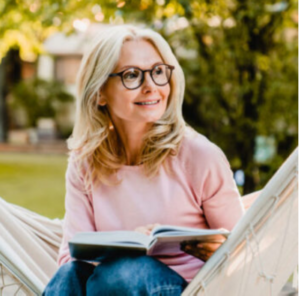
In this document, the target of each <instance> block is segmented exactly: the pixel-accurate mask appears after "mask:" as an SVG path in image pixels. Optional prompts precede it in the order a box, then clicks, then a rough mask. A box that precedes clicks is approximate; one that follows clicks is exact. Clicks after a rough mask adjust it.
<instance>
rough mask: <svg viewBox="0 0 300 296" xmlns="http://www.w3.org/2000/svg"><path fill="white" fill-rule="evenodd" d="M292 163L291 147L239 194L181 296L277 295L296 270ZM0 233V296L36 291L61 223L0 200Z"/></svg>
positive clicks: (51, 269) (50, 270) (51, 261)
mask: <svg viewBox="0 0 300 296" xmlns="http://www.w3.org/2000/svg"><path fill="white" fill-rule="evenodd" d="M297 164H298V150H297V149H296V150H295V151H294V152H293V153H292V154H291V155H290V157H289V158H288V159H287V160H286V161H285V163H284V164H283V165H282V166H281V167H280V169H279V170H278V171H277V172H276V174H275V175H274V176H273V177H272V179H271V180H270V181H269V182H268V184H267V185H266V186H265V188H264V189H263V190H261V191H258V192H255V193H252V194H249V195H246V196H244V197H243V199H242V200H243V203H244V205H245V208H246V209H248V208H249V209H248V210H247V212H246V214H245V216H244V217H243V218H242V219H241V220H240V221H239V223H238V224H237V225H236V227H235V228H234V229H233V231H232V233H231V235H230V236H229V238H228V239H227V240H226V242H225V243H224V244H223V245H222V246H221V247H220V248H219V249H218V250H217V251H216V252H215V253H214V255H213V256H212V257H211V258H210V259H209V260H208V261H207V262H206V264H205V265H204V266H203V267H202V268H201V270H200V271H199V272H198V274H197V275H196V276H195V278H194V279H193V280H192V282H191V283H190V284H189V285H188V287H187V288H186V289H185V291H184V292H183V294H182V295H184V296H187V295H207V296H209V295H211V296H218V295H230V296H241V295H243V296H248V295H249V296H250V295H251V296H253V295H256V296H259V295H261V296H265V295H271V296H273V295H276V296H277V295H278V293H279V292H280V290H281V289H282V287H283V286H284V284H285V283H286V282H287V280H288V278H289V276H290V275H291V274H292V273H293V271H295V270H297V263H298V260H297V252H298V229H297V227H298V198H297V195H298V186H297V185H298V178H297V172H298V169H297ZM0 233H1V235H0V295H3V296H4V295H41V294H42V292H43V290H44V288H45V286H46V284H47V283H48V282H49V280H50V279H51V277H52V276H53V275H54V273H55V272H56V270H57V268H58V265H57V263H56V258H57V254H58V249H59V246H60V242H61V239H62V221H61V220H59V219H54V220H51V219H48V218H46V217H43V216H41V215H38V214H36V213H33V212H31V211H29V210H26V209H24V208H22V207H19V206H16V205H13V204H10V203H7V202H6V201H5V200H3V199H1V198H0ZM294 278H297V276H295V274H294ZM296 285H297V283H296V282H294V286H296Z"/></svg>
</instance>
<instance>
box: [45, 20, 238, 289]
mask: <svg viewBox="0 0 300 296" xmlns="http://www.w3.org/2000/svg"><path fill="white" fill-rule="evenodd" d="M183 96H184V75H183V71H182V69H181V67H180V65H179V64H178V62H177V60H176V58H175V56H174V54H173V53H172V51H171V49H170V47H169V45H168V44H167V42H166V41H165V40H164V39H163V38H162V37H161V36H160V35H159V34H158V33H156V32H154V31H152V30H149V29H139V28H136V27H134V26H129V25H123V26H116V27H111V28H109V29H106V30H105V31H104V32H101V34H100V35H99V36H98V37H97V38H96V40H95V42H94V44H93V46H92V47H91V49H90V51H89V52H88V53H87V54H86V55H85V56H84V58H83V60H82V64H81V68H80V71H79V76H78V101H77V113H76V121H75V126H74V130H73V134H72V137H71V138H70V139H69V142H68V144H69V148H70V150H71V157H70V160H69V165H68V169H67V173H66V215H65V220H64V238H63V243H62V245H61V248H60V254H59V258H58V262H59V265H60V269H59V270H58V271H57V273H56V274H55V276H54V277H53V278H52V280H51V281H50V283H49V284H48V286H47V287H46V290H45V295H84V294H85V293H87V295H180V294H181V292H182V291H183V289H184V288H185V287H186V285H187V283H188V282H189V281H191V280H192V278H193V277H194V276H195V275H196V273H197V272H198V271H199V269H200V268H201V266H202V265H203V264H204V262H205V261H206V260H207V259H208V258H209V257H210V256H211V255H212V254H213V252H214V251H215V250H216V249H217V248H218V247H219V246H220V242H218V243H217V242H216V243H206V244H204V243H202V244H198V245H197V244H193V243H187V244H186V245H185V246H184V247H183V248H182V252H181V253H179V254H170V256H157V257H155V258H154V257H150V256H139V257H120V258H114V259H110V260H104V261H102V262H101V263H100V264H99V265H96V266H95V265H93V264H90V263H88V262H80V261H72V260H71V258H70V254H69V249H68V240H69V239H70V238H71V237H72V236H73V235H74V234H75V233H76V232H80V231H112V230H136V231H140V232H143V233H146V234H149V232H150V231H151V229H152V228H153V227H154V226H155V225H157V224H169V225H178V226H185V227H195V228H220V227H223V228H226V229H229V230H231V229H232V228H233V227H234V225H235V224H236V222H237V221H238V220H239V219H240V217H241V216H242V215H243V212H244V210H243V207H242V203H241V199H240V195H239V192H238V189H237V187H236V185H235V182H234V180H233V176H232V171H231V170H230V165H229V163H228V161H227V159H226V157H225V155H224V154H223V152H222V151H221V150H220V149H219V148H218V147H217V146H216V145H215V144H213V143H211V142H210V141H209V140H208V139H207V138H205V137H204V136H203V135H200V134H198V133H197V132H195V131H193V130H192V129H191V128H188V127H186V124H185V122H184V119H183V117H182V112H181V108H182V101H183Z"/></svg>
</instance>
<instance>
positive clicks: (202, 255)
mask: <svg viewBox="0 0 300 296" xmlns="http://www.w3.org/2000/svg"><path fill="white" fill-rule="evenodd" d="M182 251H184V252H186V253H187V254H189V255H192V256H194V257H196V258H198V259H200V260H202V261H207V260H208V259H209V258H210V257H211V256H212V255H213V253H214V252H209V251H206V250H204V249H199V248H198V247H197V246H191V245H186V246H185V247H183V248H182Z"/></svg>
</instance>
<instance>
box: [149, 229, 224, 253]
mask: <svg viewBox="0 0 300 296" xmlns="http://www.w3.org/2000/svg"><path fill="white" fill-rule="evenodd" d="M177 233H178V232H177ZM224 236H225V237H227V235H223V234H221V235H220V234H200V235H199V234H191V233H186V232H185V233H184V235H182V232H181V235H179V234H178V235H170V236H163V235H157V236H156V239H155V240H154V241H153V243H152V244H151V245H150V247H149V249H148V252H147V254H148V255H169V256H170V255H177V254H180V253H182V250H181V249H180V244H181V243H182V242H186V241H190V242H196V241H197V242H212V241H220V242H223V240H224Z"/></svg>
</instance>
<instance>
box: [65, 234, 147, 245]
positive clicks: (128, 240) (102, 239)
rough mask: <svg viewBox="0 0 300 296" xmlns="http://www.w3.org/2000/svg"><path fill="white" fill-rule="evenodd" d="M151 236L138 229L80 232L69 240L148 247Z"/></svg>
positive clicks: (72, 241)
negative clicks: (137, 230)
mask: <svg viewBox="0 0 300 296" xmlns="http://www.w3.org/2000/svg"><path fill="white" fill-rule="evenodd" d="M150 241H151V237H149V236H147V235H145V234H143V233H139V232H136V231H95V232H80V233H77V234H75V235H74V237H73V238H72V239H71V240H70V241H69V242H70V243H74V244H76V243H77V244H87V245H98V244H99V245H106V244H107V245H128V246H130V245H140V246H145V247H147V246H148V244H149V242H150Z"/></svg>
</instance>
